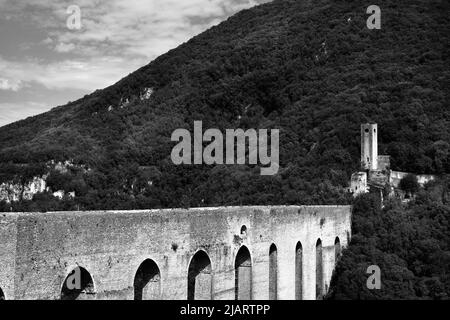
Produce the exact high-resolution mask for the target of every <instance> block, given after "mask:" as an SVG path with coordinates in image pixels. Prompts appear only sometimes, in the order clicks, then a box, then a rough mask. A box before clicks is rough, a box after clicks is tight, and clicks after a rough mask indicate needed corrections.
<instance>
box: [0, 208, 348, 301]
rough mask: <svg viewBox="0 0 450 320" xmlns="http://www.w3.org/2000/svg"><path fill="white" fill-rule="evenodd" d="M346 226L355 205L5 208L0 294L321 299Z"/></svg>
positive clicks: (0, 234) (0, 237)
mask: <svg viewBox="0 0 450 320" xmlns="http://www.w3.org/2000/svg"><path fill="white" fill-rule="evenodd" d="M350 234H351V207H350V206H292V207H224V208H201V209H187V210H183V209H173V210H149V211H108V212H51V213H5V214H2V215H0V243H1V247H0V299H17V300H23V299H26V300H28V299H136V300H141V299H142V300H153V299H155V300H159V299H178V300H185V299H189V300H194V299H195V300H210V299H214V300H223V299H225V300H234V299H243V300H251V299H254V300H267V299H280V300H294V299H298V300H300V299H306V300H313V299H316V298H318V299H320V298H321V297H322V296H323V295H324V294H325V293H326V291H327V290H328V286H329V282H330V279H331V276H332V272H333V269H334V266H335V262H336V260H337V259H338V257H339V255H340V252H341V250H342V248H343V247H346V246H347V244H348V243H349V241H350ZM75 276H76V277H78V278H77V279H78V280H79V282H78V285H77V286H76V288H75V289H74V288H72V287H70V281H69V279H70V278H73V277H75Z"/></svg>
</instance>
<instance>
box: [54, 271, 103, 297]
mask: <svg viewBox="0 0 450 320" xmlns="http://www.w3.org/2000/svg"><path fill="white" fill-rule="evenodd" d="M95 296H96V292H95V288H94V280H93V279H92V277H91V274H90V273H89V271H87V270H86V269H85V268H83V267H76V268H75V269H73V270H72V271H71V272H70V273H69V275H68V276H67V277H66V279H65V280H64V283H63V286H62V289H61V300H94V299H95Z"/></svg>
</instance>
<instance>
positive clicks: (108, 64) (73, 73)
mask: <svg viewBox="0 0 450 320" xmlns="http://www.w3.org/2000/svg"><path fill="white" fill-rule="evenodd" d="M140 66H141V61H139V60H129V61H127V62H126V63H125V62H124V60H123V59H122V58H121V57H114V56H105V57H102V56H100V57H93V58H90V59H88V60H83V59H73V60H64V61H57V62H53V63H47V64H44V63H41V62H39V61H35V60H30V61H21V62H17V61H9V60H5V59H3V58H1V57H0V74H1V75H2V76H4V77H5V78H6V79H2V80H3V81H1V82H0V83H1V84H2V85H1V87H0V88H3V85H4V86H5V87H6V86H7V85H9V87H11V88H13V89H16V90H15V91H17V90H18V89H20V88H21V86H20V84H22V83H24V82H25V83H29V84H30V85H31V84H32V83H33V82H36V83H38V84H41V85H43V86H44V87H46V88H48V89H56V90H60V89H67V88H70V89H80V90H85V91H86V92H91V91H94V90H95V89H100V88H104V87H106V86H109V85H112V84H114V83H115V82H116V81H117V80H119V79H120V78H121V77H123V76H124V75H126V74H128V73H129V72H131V71H133V70H136V69H137V68H138V67H140ZM15 79H20V80H15ZM11 90H12V89H11Z"/></svg>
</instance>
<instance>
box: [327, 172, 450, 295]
mask: <svg viewBox="0 0 450 320" xmlns="http://www.w3.org/2000/svg"><path fill="white" fill-rule="evenodd" d="M352 233H353V235H352V240H351V243H350V246H349V248H348V249H346V250H345V251H344V252H343V255H342V257H341V259H340V260H339V262H338V264H337V267H336V270H335V273H334V275H333V279H332V281H331V286H330V292H329V294H328V297H327V298H328V299H364V300H366V299H371V300H375V299H376V300H378V299H384V300H390V299H434V300H444V299H445V300H448V299H450V274H449V271H450V176H447V177H445V178H442V180H440V181H436V182H433V183H430V184H429V185H427V186H426V188H425V189H422V190H419V191H418V192H417V194H416V196H415V200H414V201H412V202H410V203H409V204H408V205H407V206H405V205H404V204H402V203H400V202H399V201H398V200H395V199H392V200H390V201H389V202H388V203H386V204H385V207H384V208H383V209H381V208H380V203H379V200H378V199H377V198H376V197H374V196H373V195H370V194H367V195H363V196H361V197H359V198H358V199H356V201H355V203H354V208H353V226H352ZM373 265H375V266H378V267H379V268H380V272H381V274H380V276H381V277H380V280H381V281H380V283H381V288H380V290H369V289H368V287H367V285H366V282H367V280H368V278H369V276H370V274H368V273H367V269H368V267H369V266H373Z"/></svg>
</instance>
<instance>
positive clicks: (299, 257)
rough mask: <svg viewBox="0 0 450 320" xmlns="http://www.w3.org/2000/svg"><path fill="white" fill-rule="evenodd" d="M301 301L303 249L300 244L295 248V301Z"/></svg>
mask: <svg viewBox="0 0 450 320" xmlns="http://www.w3.org/2000/svg"><path fill="white" fill-rule="evenodd" d="M302 299H303V247H302V244H301V243H300V242H298V243H297V246H296V248H295V300H302Z"/></svg>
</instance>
